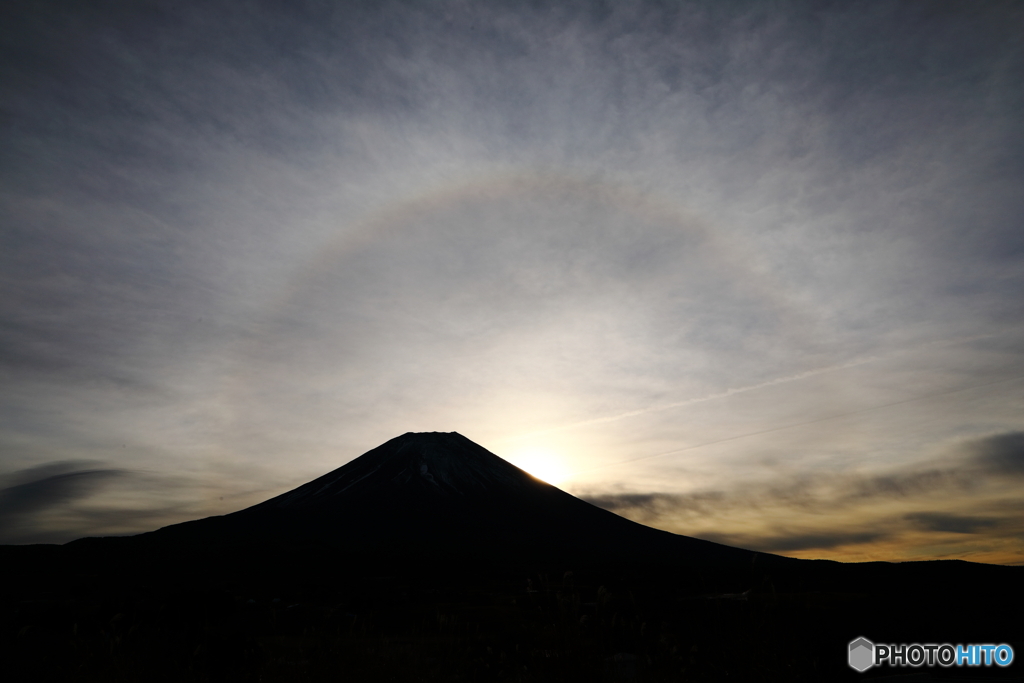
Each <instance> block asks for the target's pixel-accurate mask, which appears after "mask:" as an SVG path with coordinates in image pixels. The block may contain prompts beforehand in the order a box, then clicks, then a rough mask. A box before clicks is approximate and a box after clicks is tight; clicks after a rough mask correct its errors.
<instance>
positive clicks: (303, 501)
mask: <svg viewBox="0 0 1024 683" xmlns="http://www.w3.org/2000/svg"><path fill="white" fill-rule="evenodd" d="M135 538H137V539H139V540H140V541H143V542H145V543H146V544H152V545H158V546H164V545H168V544H170V545H177V546H180V547H190V548H194V547H200V546H202V547H207V548H217V549H221V550H224V549H227V548H241V547H247V548H248V547H252V546H253V545H255V544H259V545H260V546H262V547H274V548H277V549H279V550H287V551H298V550H303V549H307V550H308V549H309V548H311V547H317V548H321V549H329V550H330V551H331V552H332V554H334V555H338V554H340V555H342V556H346V557H348V558H350V560H351V561H357V560H358V558H367V557H373V556H375V557H389V558H392V559H402V560H405V561H408V560H423V561H430V562H448V561H452V560H454V559H456V558H462V559H475V560H484V561H496V562H513V563H520V562H523V561H533V560H544V561H548V560H550V561H599V562H608V561H615V562H645V561H656V562H659V563H664V562H666V561H667V562H670V563H673V564H675V563H682V564H687V565H694V564H720V563H727V564H734V563H745V564H749V563H750V562H752V561H753V559H754V556H755V555H756V556H758V557H759V558H763V559H761V560H760V561H762V562H764V561H768V562H771V561H786V560H785V559H784V558H781V557H776V556H772V555H764V554H761V553H753V552H751V551H747V550H741V549H738V548H731V547H728V546H724V545H720V544H717V543H712V542H709V541H702V540H699V539H694V538H689V537H685V536H679V535H676V534H671V533H668V532H666V531H660V530H657V529H653V528H651V527H647V526H644V525H642V524H638V523H636V522H632V521H630V520H627V519H625V518H623V517H619V516H618V515H615V514H613V513H611V512H608V511H607V510H603V509H601V508H598V507H595V506H594V505H591V504H590V503H587V502H585V501H582V500H580V499H578V498H575V497H574V496H572V495H570V494H568V493H566V492H564V491H562V490H560V489H558V488H556V487H554V486H551V485H550V484H547V483H545V482H543V481H540V480H538V479H536V478H534V477H532V476H531V475H529V474H527V473H526V472H524V471H523V470H521V469H519V468H517V467H515V466H514V465H512V464H511V463H509V462H507V461H505V460H502V459H501V458H500V457H498V456H497V455H495V454H493V453H491V452H490V451H488V450H487V449H485V448H483V447H482V446H480V445H478V444H476V443H474V442H473V441H471V440H469V439H467V438H466V437H464V436H462V435H461V434H458V433H457V432H449V433H443V432H428V433H412V432H410V433H406V434H403V435H402V436H398V437H396V438H394V439H391V440H390V441H388V442H386V443H384V444H382V445H381V446H378V447H377V448H374V449H373V450H371V451H369V452H367V453H365V454H364V455H362V456H360V457H358V458H356V459H355V460H352V461H351V462H349V463H348V464H346V465H344V466H342V467H340V468H338V469H336V470H334V471H333V472H329V473H327V474H325V475H323V476H322V477H319V478H317V479H314V480H313V481H310V482H309V483H307V484H304V485H302V486H299V487H298V488H296V489H294V490H292V491H288V492H287V493H283V494H281V495H279V496H276V497H274V498H271V499H269V500H267V501H265V502H263V503H260V504H258V505H255V506H253V507H250V508H247V509H244V510H240V511H238V512H235V513H232V514H228V515H224V516H220V517H209V518H206V519H200V520H196V521H192V522H185V523H182V524H176V525H173V526H169V527H164V528H162V529H159V530H157V531H155V532H150V533H147V534H142V535H140V536H137V537H135Z"/></svg>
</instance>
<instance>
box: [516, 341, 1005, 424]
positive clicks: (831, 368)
mask: <svg viewBox="0 0 1024 683" xmlns="http://www.w3.org/2000/svg"><path fill="white" fill-rule="evenodd" d="M1000 334H1002V333H1000ZM997 336H999V334H977V335H971V336H968V337H956V338H954V339H939V340H936V341H930V342H926V343H924V344H921V345H919V346H916V347H914V348H911V349H906V350H903V351H896V352H893V353H888V354H883V355H872V356H861V357H859V358H854V359H852V360H849V361H846V362H845V363H839V364H838V365H828V366H825V367H821V368H813V369H811V370H805V371H803V372H798V373H797V374H795V375H787V376H785V377H777V378H775V379H770V380H768V381H766V382H760V383H758V384H751V385H749V386H745V387H737V388H733V389H725V390H724V391H719V392H717V393H714V394H708V395H707V396H700V397H697V398H688V399H685V400H683V401H675V402H673V403H664V404H662V405H657V406H650V407H647V408H638V409H637V410H630V411H627V412H624V413H619V414H617V415H608V416H605V417H597V418H594V419H591V420H582V421H580V422H572V423H570V424H565V425H559V426H557V427H549V428H548V429H540V430H537V431H533V432H526V433H525V434H518V435H516V436H510V437H507V438H505V439H500V440H498V442H497V443H509V442H512V441H520V440H522V439H527V438H530V437H533V436H542V435H544V434H552V433H554V432H563V431H567V430H570V429H576V428H578V427H586V426H589V425H596V424H604V423H606V422H616V421H618V420H624V419H626V418H627V417H636V416H637V415H646V414H647V413H656V412H660V411H662V410H671V409H673V408H683V407H685V406H691V405H695V404H697V403H705V402H707V401H716V400H718V399H720V398H727V397H729V396H735V395H736V394H743V393H746V392H748V391H756V390H757V389H764V388H766V387H772V386H776V385H779V384H788V383H789V382H797V381H799V380H802V379H807V378H808V377H814V376H815V375H823V374H825V373H828V372H836V371H837V370H845V369H846V368H853V367H857V366H858V365H865V364H867V363H872V362H874V361H876V360H880V359H882V358H887V357H890V356H894V355H898V354H899V353H907V352H909V351H921V350H923V349H927V348H931V347H934V346H946V345H949V344H958V343H963V342H970V341H976V340H978V339H987V338H989V337H997ZM737 438H738V437H737Z"/></svg>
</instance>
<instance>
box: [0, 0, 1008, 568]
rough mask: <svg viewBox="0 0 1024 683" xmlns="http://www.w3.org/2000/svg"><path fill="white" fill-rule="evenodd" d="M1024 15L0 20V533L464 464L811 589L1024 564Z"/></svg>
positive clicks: (1001, 9) (319, 10)
mask: <svg viewBox="0 0 1024 683" xmlns="http://www.w3.org/2000/svg"><path fill="white" fill-rule="evenodd" d="M1022 21H1024V5H1022V4H1021V3H1017V2H989V1H985V0H980V1H976V2H969V3H967V2H919V1H913V2H896V1H887V2H876V1H870V2H857V1H856V0H852V1H850V0H843V1H836V2H810V1H807V2H785V1H778V2H723V1H721V0H714V1H708V2H689V1H685V0H678V1H674V2H673V1H665V2H653V1H637V2H629V1H624V2H598V1H596V0H595V1H580V2H573V1H565V2H557V3H539V2H460V1H446V0H440V1H437V2H425V1H424V2H415V1H408V2H390V1H387V0H384V1H381V2H303V1H296V0H289V2H247V3H237V2H227V1H218V0H203V1H201V2H199V1H195V2H191V1H182V0H174V1H167V2H152V1H148V0H139V1H136V2H131V3H126V2H80V1H74V2H70V1H69V2H57V1H55V2H47V3H40V2H29V1H23V0H10V1H9V2H5V3H3V4H2V6H0V387H2V388H0V543H7V544H25V543H63V542H66V541H69V540H72V539H75V538H79V537H82V536H87V535H115V534H128V533H138V532H143V531H148V530H151V529H155V528H158V527H160V526H165V525H167V524H172V523H176V522H181V521H186V520H189V519H195V518H198V517H204V516H208V515H214V514H224V513H227V512H232V511H234V510H238V509H241V508H244V507H246V506H248V505H252V504H255V503H258V502H260V501H262V500H265V499H266V498H269V497H271V496H274V495H277V494H279V493H281V492H284V491H286V490H289V489H291V488H294V487H296V486H298V485H300V484H302V483H304V482H306V481H309V480H310V479H313V478H315V477H317V476H319V475H321V474H323V473H325V472H328V471H330V470H333V469H335V468H337V467H340V466H341V465H344V464H345V463H346V462H349V461H350V460H352V459H353V458H355V457H357V456H359V455H360V454H362V453H364V452H366V451H368V450H370V449H371V448H374V447H376V446H377V445H379V444H381V443H383V442H385V441H387V440H388V439H391V438H393V437H395V436H398V435H400V434H402V433H405V432H409V431H458V432H459V433H461V434H463V435H465V436H467V437H468V438H470V439H473V440H474V441H476V442H477V443H479V444H481V445H483V446H484V447H486V448H488V449H489V450H491V451H492V452H494V453H496V454H498V455H500V456H501V457H504V458H506V459H507V460H509V461H511V462H513V463H515V464H517V465H519V466H521V467H523V468H524V469H527V470H528V471H531V472H533V473H534V474H536V475H537V476H539V477H541V478H544V479H546V480H548V481H550V482H551V483H553V484H555V485H558V486H560V487H561V488H563V489H565V490H567V491H569V492H570V493H572V494H574V495H577V496H579V497H581V498H583V499H585V500H588V501H590V502H592V503H595V504H597V505H600V506H602V507H605V508H606V509H609V510H612V511H614V512H616V513H619V514H622V515H624V516H627V517H629V518H631V519H634V520H637V521H640V522H642V523H644V524H649V525H651V526H655V527H658V528H662V529H667V530H669V531H673V532H675V533H681V534H686V535H690V536H696V537H699V538H706V539H709V540H714V541H719V542H723V543H728V544H730V545H737V546H741V547H746V548H751V549H756V550H762V551H766V552H774V553H779V554H783V555H789V556H792V557H803V558H829V559H834V560H842V561H866V560H890V561H900V560H922V559H936V558H962V559H968V560H974V561H981V562H994V563H1005V564H1024V495H1022V491H1024V191H1022V188H1024V127H1022V126H1021V122H1022V121H1024V98H1022V96H1024V88H1022V86H1021V84H1022V83H1024V42H1022V41H1021V40H1020V27H1021V26H1022Z"/></svg>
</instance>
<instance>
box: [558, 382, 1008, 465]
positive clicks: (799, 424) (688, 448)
mask: <svg viewBox="0 0 1024 683" xmlns="http://www.w3.org/2000/svg"><path fill="white" fill-rule="evenodd" d="M1019 379H1024V375H1018V376H1016V377H1004V378H1003V379H997V380H995V381H994V382H987V383H985V384H975V385H973V386H969V387H961V388H960V389H949V390H948V391H938V392H935V393H932V394H924V395H922V396H914V397H912V398H906V399H903V400H902V401H894V402H893V403H885V404H882V405H879V406H871V407H870V408H861V409H859V410H851V411H848V412H845V413H836V414H834V415H826V416H825V417H819V418H816V419H814V420H807V421H806V422H794V423H793V424H788V425H783V426H781V427H772V428H771V429H762V430H759V431H756V432H747V433H746V434H737V435H736V436H729V437H726V438H724V439H716V440H715V441H707V442H705V443H699V444H696V445H693V446H684V447H683V448H676V449H674V450H671V451H665V452H663V453H654V454H653V455H641V456H640V457H637V458H630V459H629V460H618V461H616V462H609V463H605V464H604V465H596V466H594V467H587V468H585V469H582V470H576V471H575V472H573V473H572V475H570V476H575V475H577V474H582V473H583V472H592V471H594V470H601V469H605V468H607V467H615V466H616V465H626V464H628V463H633V462H639V461H640V460H650V459H651V458H660V457H663V456H666V455H674V454H676V453H682V452H684V451H692V450H694V449H697V448H704V447H705V446H713V445H714V444H719V443H725V442H727V441H735V440H736V439H745V438H747V437H748V436H758V435H760V434H771V433H772V432H781V431H783V430H784V429H792V428H794V427H803V426H805V425H812V424H817V423H818V422H826V421H828V420H835V419H838V418H840V417H847V416H848V415H858V414H860V413H869V412H871V411H872V410H881V409H882V408H891V407H893V406H898V405H903V404H904V403H911V402H913V401H920V400H922V399H925V398H934V397H936V396H946V395H948V394H957V393H960V392H961V391H970V390H971V389H983V388H985V387H990V386H993V385H995V384H1002V383H1003V382H1013V381H1015V380H1019Z"/></svg>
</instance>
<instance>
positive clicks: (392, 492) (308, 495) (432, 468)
mask: <svg viewBox="0 0 1024 683" xmlns="http://www.w3.org/2000/svg"><path fill="white" fill-rule="evenodd" d="M537 487H549V488H550V485H549V484H545V483H543V482H541V481H539V480H537V479H535V478H533V477H532V476H530V475H529V474H527V473H526V472H524V471H522V470H521V469H519V468H518V467H516V466H515V465H513V464H511V463H509V462H507V461H505V460H502V459H501V458H499V457H498V456H497V455H495V454H494V453H491V452H490V451H488V450H487V449H486V448H484V447H483V446H480V445H478V444H476V443H474V442H472V441H470V440H469V439H467V438H466V437H464V436H462V435H461V434H459V433H458V432H447V433H446V432H423V433H416V432H408V433H406V434H403V435H402V436H399V437H395V438H394V439H391V440H390V441H388V442H387V443H384V444H383V445H381V446H378V447H377V448H374V449H373V450H372V451H369V452H368V453H365V454H363V455H362V456H360V457H358V458H356V459H355V460H353V461H352V462H350V463H348V464H347V465H344V466H342V467H340V468H338V469H336V470H334V471H333V472H329V473H327V474H325V475H324V476H322V477H319V478H317V479H314V480H313V481H311V482H309V483H308V484H304V485H302V486H300V487H299V488H297V489H294V490H292V491H289V492H288V493H285V494H282V495H280V496H277V497H276V498H271V499H270V500H268V501H266V502H264V503H261V504H260V505H258V506H256V507H257V508H264V507H267V508H279V509H301V508H331V507H335V506H338V505H347V504H348V503H350V502H351V501H353V500H355V499H360V500H362V499H373V500H376V501H378V504H379V502H380V501H382V500H387V499H389V498H392V497H396V496H397V497H402V498H410V497H411V498H419V497H422V498H423V502H424V503H425V504H427V505H428V506H429V503H430V501H431V500H432V499H436V498H437V497H442V496H462V497H468V498H476V497H478V496H480V495H481V494H490V495H494V494H498V493H505V494H510V493H513V492H516V493H524V492H527V491H530V490H531V489H535V488H537ZM435 502H436V501H435Z"/></svg>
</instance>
